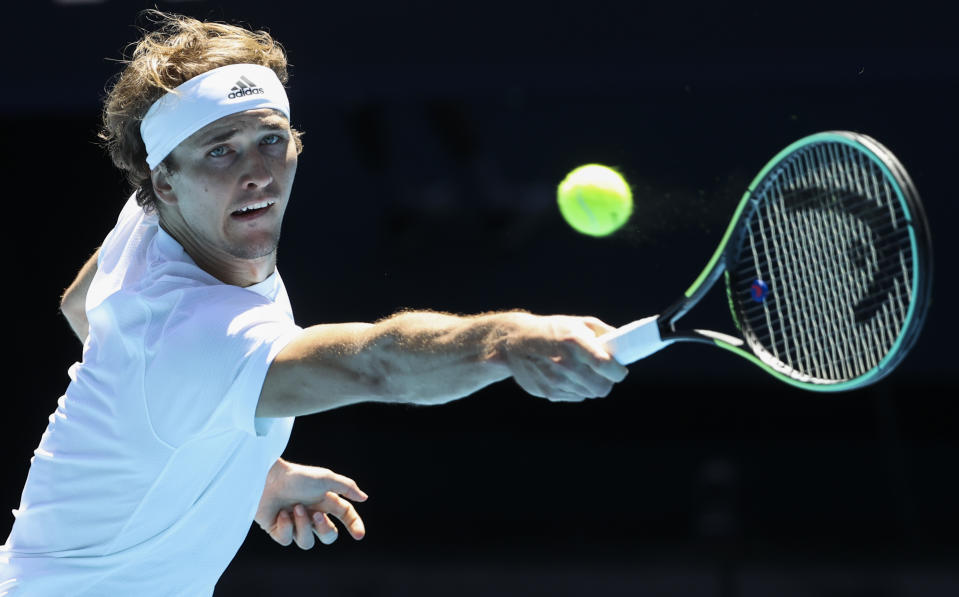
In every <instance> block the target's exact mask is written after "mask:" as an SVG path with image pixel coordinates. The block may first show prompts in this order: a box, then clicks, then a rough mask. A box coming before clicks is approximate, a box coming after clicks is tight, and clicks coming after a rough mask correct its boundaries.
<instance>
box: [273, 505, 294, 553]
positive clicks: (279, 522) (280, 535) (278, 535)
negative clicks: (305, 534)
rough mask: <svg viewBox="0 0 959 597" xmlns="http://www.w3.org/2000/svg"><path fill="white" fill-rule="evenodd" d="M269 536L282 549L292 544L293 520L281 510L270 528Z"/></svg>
mask: <svg viewBox="0 0 959 597" xmlns="http://www.w3.org/2000/svg"><path fill="white" fill-rule="evenodd" d="M269 534H270V537H272V538H273V540H274V541H276V542H277V543H279V544H280V545H282V546H283V547H286V546H287V545H289V544H290V543H293V520H292V519H291V518H290V515H289V513H288V512H287V511H286V510H281V511H280V513H279V514H278V515H277V516H276V522H275V523H274V524H273V527H272V528H270V530H269Z"/></svg>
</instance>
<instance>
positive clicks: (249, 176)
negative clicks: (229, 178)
mask: <svg viewBox="0 0 959 597" xmlns="http://www.w3.org/2000/svg"><path fill="white" fill-rule="evenodd" d="M271 182H273V173H272V171H271V170H270V168H269V164H268V163H267V161H266V157H265V156H263V155H261V154H260V152H258V151H250V152H247V155H246V160H245V163H244V167H243V174H242V178H241V179H240V184H241V185H242V186H243V188H245V189H248V190H253V189H257V188H262V187H266V186H268V185H269V184H270V183H271Z"/></svg>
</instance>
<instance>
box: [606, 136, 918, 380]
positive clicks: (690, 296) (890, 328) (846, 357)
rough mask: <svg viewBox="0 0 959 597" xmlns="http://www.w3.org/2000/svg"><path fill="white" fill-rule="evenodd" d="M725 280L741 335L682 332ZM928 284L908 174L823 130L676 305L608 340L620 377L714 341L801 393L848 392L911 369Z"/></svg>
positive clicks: (859, 141)
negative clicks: (903, 365) (688, 317)
mask: <svg viewBox="0 0 959 597" xmlns="http://www.w3.org/2000/svg"><path fill="white" fill-rule="evenodd" d="M720 276H724V277H725V285H726V294H727V297H728V300H729V307H730V311H731V312H732V318H733V323H734V324H735V327H736V328H737V329H738V331H739V333H738V334H737V335H728V334H724V333H719V332H713V331H709V330H686V331H680V330H677V329H676V322H677V321H678V320H679V319H680V318H681V317H682V316H683V315H684V314H685V313H686V312H687V311H689V310H690V309H691V308H692V307H693V306H694V305H696V303H698V302H699V301H700V299H702V297H703V296H704V295H705V294H706V292H707V291H708V290H709V289H710V288H711V287H712V286H713V285H714V284H715V283H716V282H717V281H718V280H719V278H720ZM931 286H932V245H931V242H930V237H929V229H928V224H927V222H926V217H925V214H924V213H923V208H922V204H921V203H920V201H919V194H918V193H917V192H916V188H915V186H914V185H913V183H912V180H911V179H910V178H909V175H908V173H907V172H906V170H905V168H903V166H902V164H900V163H899V160H897V159H896V157H895V156H894V155H893V154H892V153H891V152H890V151H889V150H888V149H886V148H885V147H884V146H883V145H881V144H880V143H879V142H878V141H876V140H875V139H872V138H870V137H868V136H866V135H862V134H857V133H851V132H846V131H833V132H824V133H818V134H815V135H810V136H808V137H805V138H803V139H800V140H799V141H796V142H795V143H793V144H792V145H790V146H788V147H786V148H785V149H783V150H782V151H781V152H779V154H777V155H776V156H775V157H774V158H773V159H772V160H770V162H769V163H768V164H766V166H765V167H764V168H763V169H762V170H760V171H759V174H757V175H756V178H755V179H753V181H752V183H751V184H750V185H749V187H748V188H747V189H746V192H745V194H744V195H743V198H742V200H741V201H740V202H739V205H738V206H737V208H736V211H735V213H734V215H733V218H732V221H731V223H730V224H729V227H728V228H727V230H726V233H725V235H724V236H723V239H722V242H720V244H719V247H718V248H717V249H716V252H715V253H714V254H713V256H712V259H710V260H709V263H708V264H707V265H706V268H705V269H704V270H703V271H702V273H701V274H699V277H698V278H696V280H695V282H693V284H692V286H690V287H689V288H688V289H687V290H686V292H685V293H684V294H683V296H682V297H680V299H679V300H678V301H676V302H675V303H674V304H673V305H672V306H670V307H669V308H668V309H666V310H665V311H664V312H662V313H661V314H660V315H655V316H652V317H647V318H645V319H640V320H638V321H634V322H632V323H630V324H627V325H625V326H623V327H621V328H619V329H617V330H614V331H612V332H609V333H607V334H605V335H603V336H602V337H601V338H600V341H601V342H603V343H604V344H605V345H606V347H607V349H608V351H609V352H610V354H611V355H612V356H613V358H615V359H616V360H617V361H619V362H620V363H622V364H624V365H626V364H629V363H633V362H635V361H638V360H639V359H642V358H644V357H647V356H649V355H650V354H653V353H654V352H656V351H658V350H660V349H662V348H664V347H665V346H668V345H669V344H672V343H674V342H705V343H709V344H713V345H715V346H718V347H720V348H724V349H726V350H728V351H730V352H732V353H734V354H737V355H739V356H741V357H744V358H746V359H748V360H749V361H751V362H753V363H754V364H756V365H758V366H759V367H761V368H762V369H764V370H766V371H767V372H768V373H770V374H772V375H773V376H775V377H777V378H778V379H780V380H782V381H784V382H786V383H789V384H791V385H794V386H798V387H800V388H803V389H806V390H814V391H819V392H833V391H842V390H850V389H854V388H859V387H862V386H866V385H869V384H871V383H874V382H876V381H878V380H879V379H881V378H882V377H883V376H885V375H887V374H888V373H889V372H890V371H892V370H893V369H894V368H895V367H896V366H897V365H898V364H899V363H900V362H901V361H902V359H903V357H905V355H906V353H907V352H908V351H909V349H910V348H911V347H912V346H913V345H914V344H915V342H916V338H917V337H918V335H919V332H920V330H921V328H922V324H923V321H924V319H925V316H926V312H927V310H928V307H929V301H930V294H931Z"/></svg>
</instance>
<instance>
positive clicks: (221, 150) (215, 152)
mask: <svg viewBox="0 0 959 597" xmlns="http://www.w3.org/2000/svg"><path fill="white" fill-rule="evenodd" d="M228 151H229V148H228V147H227V146H226V145H221V146H219V147H214V148H213V149H211V150H210V153H209V154H208V155H209V156H210V157H214V158H221V157H223V156H225V155H226V154H227V152H228Z"/></svg>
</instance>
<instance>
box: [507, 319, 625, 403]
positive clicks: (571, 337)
mask: <svg viewBox="0 0 959 597" xmlns="http://www.w3.org/2000/svg"><path fill="white" fill-rule="evenodd" d="M547 319H548V320H549V321H547V325H546V326H544V328H541V329H545V331H546V333H545V334H544V335H543V336H540V338H539V339H538V340H536V341H533V342H530V343H529V344H526V349H525V350H522V351H521V353H520V354H517V355H513V358H511V359H510V361H511V368H512V372H513V376H514V378H515V379H516V381H517V382H518V383H519V384H520V386H521V387H522V388H523V389H524V390H526V391H527V392H529V393H530V394H533V395H534V396H539V397H545V398H548V399H550V400H556V401H582V400H584V399H587V398H596V397H601V396H607V395H608V394H609V393H610V391H611V390H612V388H613V385H614V384H615V383H618V382H620V381H622V380H623V379H625V377H626V375H627V374H628V373H629V369H627V368H626V367H624V366H623V365H621V364H620V363H618V362H617V361H616V360H615V359H613V358H612V356H610V354H609V353H608V352H607V351H606V349H605V347H604V346H603V345H602V344H600V343H599V341H598V339H597V338H598V336H599V335H601V334H605V333H606V332H609V331H611V330H613V329H614V328H612V327H611V326H609V325H607V324H605V323H603V322H602V321H600V320H599V319H596V318H595V317H564V316H560V317H555V318H547ZM534 337H535V336H534Z"/></svg>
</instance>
